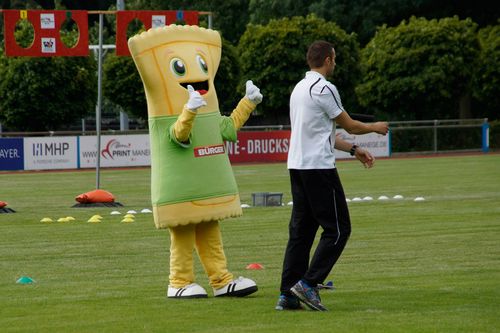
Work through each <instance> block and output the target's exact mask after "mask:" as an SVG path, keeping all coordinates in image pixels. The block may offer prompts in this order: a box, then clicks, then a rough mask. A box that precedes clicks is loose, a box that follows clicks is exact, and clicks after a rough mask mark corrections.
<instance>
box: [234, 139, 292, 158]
mask: <svg viewBox="0 0 500 333" xmlns="http://www.w3.org/2000/svg"><path fill="white" fill-rule="evenodd" d="M289 145H290V131H271V132H263V131H260V132H238V140H237V141H236V142H226V150H227V153H228V155H229V160H230V161H231V162H232V163H242V162H243V163H244V162H280V161H286V158H287V155H288V147H289Z"/></svg>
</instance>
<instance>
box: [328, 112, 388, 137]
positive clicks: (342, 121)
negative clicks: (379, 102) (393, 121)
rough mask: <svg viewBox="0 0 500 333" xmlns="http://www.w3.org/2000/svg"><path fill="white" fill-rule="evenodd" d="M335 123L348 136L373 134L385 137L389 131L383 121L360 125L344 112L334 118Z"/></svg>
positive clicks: (360, 123)
mask: <svg viewBox="0 0 500 333" xmlns="http://www.w3.org/2000/svg"><path fill="white" fill-rule="evenodd" d="M335 122H336V123H337V124H338V125H339V126H340V127H342V128H343V129H345V130H346V131H347V133H349V134H367V133H372V132H375V133H378V134H382V135H386V134H387V132H388V131H389V125H388V124H387V123H386V122H384V121H379V122H376V123H370V124H366V123H362V122H360V121H357V120H354V119H352V118H351V117H350V116H349V114H348V113H347V112H345V111H342V112H341V113H340V115H338V116H337V118H335Z"/></svg>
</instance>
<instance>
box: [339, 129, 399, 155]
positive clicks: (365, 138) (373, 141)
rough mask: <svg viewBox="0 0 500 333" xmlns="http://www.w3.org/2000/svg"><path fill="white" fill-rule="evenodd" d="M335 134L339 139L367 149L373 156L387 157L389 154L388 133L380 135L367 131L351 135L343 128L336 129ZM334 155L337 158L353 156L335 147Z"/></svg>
mask: <svg viewBox="0 0 500 333" xmlns="http://www.w3.org/2000/svg"><path fill="white" fill-rule="evenodd" d="M336 134H337V135H338V136H339V137H340V138H341V139H343V140H345V141H348V142H351V143H352V144H356V145H358V146H360V147H361V148H364V149H366V150H368V151H369V152H370V153H371V154H372V155H373V156H375V157H389V156H390V155H391V151H390V145H389V140H390V134H387V135H381V134H377V133H369V134H363V135H352V134H349V133H347V132H346V131H345V130H343V129H337V131H336ZM335 157H336V158H338V159H343V158H354V157H353V156H351V155H350V154H349V153H346V152H343V151H340V150H337V149H335Z"/></svg>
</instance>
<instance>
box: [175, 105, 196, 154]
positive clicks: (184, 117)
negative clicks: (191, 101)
mask: <svg viewBox="0 0 500 333" xmlns="http://www.w3.org/2000/svg"><path fill="white" fill-rule="evenodd" d="M195 118H196V112H193V111H191V110H190V109H188V107H187V105H185V106H184V109H183V110H182V112H181V114H180V115H179V118H177V121H176V122H175V123H174V124H173V125H172V128H171V134H173V138H174V139H175V141H176V142H178V143H179V144H182V146H185V145H186V144H187V145H189V136H190V134H191V129H192V128H193V122H194V119H195Z"/></svg>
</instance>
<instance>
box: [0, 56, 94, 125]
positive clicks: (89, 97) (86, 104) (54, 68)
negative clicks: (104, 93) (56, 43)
mask: <svg viewBox="0 0 500 333" xmlns="http://www.w3.org/2000/svg"><path fill="white" fill-rule="evenodd" d="M0 64H1V65H0V68H1V71H0V122H1V123H2V124H4V125H5V126H6V127H8V128H9V129H11V130H18V131H43V130H58V129H60V128H61V127H62V126H63V125H67V124H69V123H71V122H73V121H75V120H77V119H79V118H81V117H84V116H85V115H87V114H88V113H89V112H92V111H93V110H94V108H95V101H96V91H97V87H96V83H97V80H96V76H95V73H96V64H95V61H94V59H93V58H92V57H64V58H63V57H50V58H48V57H47V58H27V57H16V58H6V57H5V56H0Z"/></svg>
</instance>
